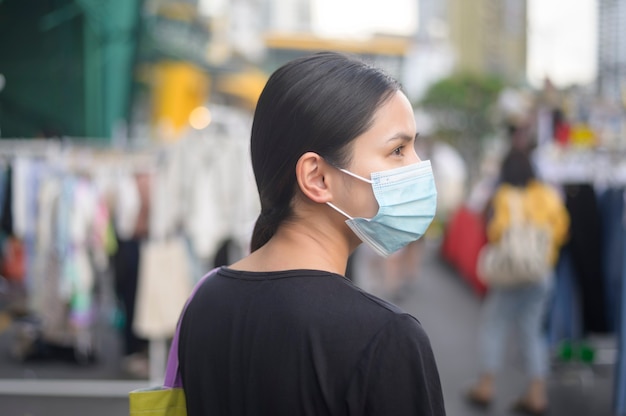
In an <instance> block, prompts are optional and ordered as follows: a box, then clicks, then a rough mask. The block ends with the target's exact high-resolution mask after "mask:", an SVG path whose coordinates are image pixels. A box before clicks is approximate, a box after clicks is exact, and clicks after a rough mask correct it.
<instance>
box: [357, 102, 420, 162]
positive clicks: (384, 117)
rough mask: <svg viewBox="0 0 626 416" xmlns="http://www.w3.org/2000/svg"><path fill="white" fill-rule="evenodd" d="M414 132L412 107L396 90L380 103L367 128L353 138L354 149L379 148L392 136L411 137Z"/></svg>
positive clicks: (413, 135) (386, 143) (387, 142)
mask: <svg viewBox="0 0 626 416" xmlns="http://www.w3.org/2000/svg"><path fill="white" fill-rule="evenodd" d="M415 134H416V125H415V116H414V113H413V107H412V105H411V103H410V101H409V100H408V98H407V97H406V96H405V95H404V93H402V92H401V91H396V92H395V93H393V94H392V95H391V96H390V97H389V98H388V99H387V100H385V101H384V102H382V103H381V105H380V106H379V107H378V109H377V110H376V112H375V113H374V116H373V117H372V120H371V123H370V126H369V128H368V129H367V130H366V131H365V132H364V133H363V134H361V135H360V136H359V137H357V138H356V139H355V140H354V149H355V150H356V149H357V148H360V147H370V146H372V147H374V148H379V147H381V146H386V145H388V144H389V142H390V140H392V139H393V138H394V137H409V138H411V139H412V138H413V137H415Z"/></svg>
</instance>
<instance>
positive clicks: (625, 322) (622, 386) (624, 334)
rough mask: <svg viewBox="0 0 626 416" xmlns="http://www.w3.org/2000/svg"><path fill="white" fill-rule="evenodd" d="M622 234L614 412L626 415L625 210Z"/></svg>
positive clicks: (624, 212) (621, 415) (622, 415)
mask: <svg viewBox="0 0 626 416" xmlns="http://www.w3.org/2000/svg"><path fill="white" fill-rule="evenodd" d="M622 201H623V204H622V206H625V205H626V192H622ZM620 224H621V227H618V228H620V229H621V234H622V253H621V254H622V270H621V280H620V284H619V287H618V293H619V295H620V296H619V297H620V299H619V315H618V319H617V323H616V326H617V331H616V334H617V348H618V353H617V363H616V366H615V386H614V390H613V392H614V397H615V400H614V402H615V414H616V416H626V210H624V211H623V212H622V221H621V222H620Z"/></svg>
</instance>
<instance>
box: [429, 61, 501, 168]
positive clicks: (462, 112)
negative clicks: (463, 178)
mask: <svg viewBox="0 0 626 416" xmlns="http://www.w3.org/2000/svg"><path fill="white" fill-rule="evenodd" d="M504 86H505V85H504V83H503V81H502V80H501V79H499V78H497V77H495V76H490V75H476V74H470V73H459V74H454V75H452V76H450V77H448V78H444V79H442V80H440V81H438V82H436V83H434V84H433V85H432V86H431V87H430V88H429V89H428V90H427V91H426V94H425V95H424V97H423V98H422V100H421V101H420V102H419V103H417V106H419V107H422V108H423V109H424V111H425V112H426V113H427V114H429V115H430V116H431V117H432V120H433V123H434V134H435V136H436V137H438V138H440V139H442V140H445V141H447V142H449V143H450V144H452V145H453V146H455V147H456V148H457V149H458V150H459V151H460V152H461V154H462V156H463V157H464V158H465V159H466V161H467V162H468V163H469V164H470V166H469V168H470V171H472V170H473V171H474V172H470V175H472V174H473V173H476V172H475V168H477V166H478V159H479V158H480V152H481V144H482V141H483V139H484V138H486V137H488V136H491V135H493V133H494V132H495V131H496V128H497V125H496V122H495V120H494V116H493V114H494V112H493V109H494V108H495V105H496V103H497V100H498V96H499V94H500V91H501V90H502V89H503V88H504Z"/></svg>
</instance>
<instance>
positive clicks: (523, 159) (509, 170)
mask: <svg viewBox="0 0 626 416" xmlns="http://www.w3.org/2000/svg"><path fill="white" fill-rule="evenodd" d="M534 178H535V170H534V169H533V165H532V163H531V161H530V157H529V156H528V153H527V152H526V151H523V150H519V149H515V148H513V149H511V150H510V151H509V153H508V154H507V155H506V156H505V158H504V160H503V161H502V168H501V170H500V181H501V182H502V183H508V184H510V185H513V186H517V187H524V186H526V185H527V184H528V182H530V181H531V180H532V179H534Z"/></svg>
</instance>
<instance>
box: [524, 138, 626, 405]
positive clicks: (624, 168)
mask: <svg viewBox="0 0 626 416" xmlns="http://www.w3.org/2000/svg"><path fill="white" fill-rule="evenodd" d="M534 162H535V164H536V166H537V168H538V172H539V175H540V176H541V177H542V179H544V180H546V181H548V182H550V183H553V184H556V185H569V184H590V185H592V186H593V187H594V189H596V190H605V189H608V188H615V189H621V190H623V195H624V201H625V204H624V206H625V208H624V212H623V214H622V218H621V224H615V225H616V226H618V227H621V230H622V239H621V240H622V253H621V254H622V262H623V266H622V274H621V285H620V288H619V292H620V297H619V299H620V303H619V305H618V317H617V318H618V319H617V320H618V323H617V325H616V332H617V333H616V336H617V354H616V356H617V357H616V362H615V377H614V380H615V386H614V409H615V414H616V415H617V416H626V149H624V148H616V149H609V148H596V149H582V148H578V149H576V148H573V149H571V148H570V149H563V148H560V147H559V146H558V145H546V146H542V147H540V148H538V149H537V151H536V152H535V154H534Z"/></svg>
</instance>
